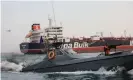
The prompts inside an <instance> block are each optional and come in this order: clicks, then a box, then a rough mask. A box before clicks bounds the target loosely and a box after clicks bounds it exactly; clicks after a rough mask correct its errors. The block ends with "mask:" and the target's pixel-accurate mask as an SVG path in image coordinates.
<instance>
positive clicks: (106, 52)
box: [104, 43, 110, 56]
mask: <svg viewBox="0 0 133 80" xmlns="http://www.w3.org/2000/svg"><path fill="white" fill-rule="evenodd" d="M104 52H105V56H108V55H109V54H110V53H109V52H110V49H109V46H108V44H107V43H106V45H105V46H104Z"/></svg>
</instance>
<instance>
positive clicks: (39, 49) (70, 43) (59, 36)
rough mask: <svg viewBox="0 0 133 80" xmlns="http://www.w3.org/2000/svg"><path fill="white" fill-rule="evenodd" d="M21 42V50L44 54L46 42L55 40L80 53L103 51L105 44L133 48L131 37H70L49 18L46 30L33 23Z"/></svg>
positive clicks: (120, 48) (119, 48) (121, 48)
mask: <svg viewBox="0 0 133 80" xmlns="http://www.w3.org/2000/svg"><path fill="white" fill-rule="evenodd" d="M27 38H29V41H24V42H22V43H21V44H20V51H21V52H22V53H25V54H28V53H31V54H42V53H45V51H46V49H47V45H46V42H48V43H50V44H52V43H53V42H55V41H56V42H62V45H61V46H60V48H72V49H73V50H74V51H76V52H79V53H92V52H93V53H94V52H102V51H103V46H104V45H105V44H108V45H116V46H118V47H117V50H133V40H132V38H131V37H119V38H116V37H103V36H102V33H101V36H100V35H94V36H91V37H89V38H85V37H80V38H74V37H73V38H68V37H63V27H62V26H52V21H51V19H49V26H48V27H47V28H45V29H44V30H43V29H41V28H40V24H33V25H32V26H31V30H30V32H29V33H28V34H27V35H26V39H27Z"/></svg>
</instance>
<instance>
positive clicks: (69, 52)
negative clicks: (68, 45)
mask: <svg viewBox="0 0 133 80" xmlns="http://www.w3.org/2000/svg"><path fill="white" fill-rule="evenodd" d="M64 51H65V52H66V53H68V54H77V52H75V51H73V50H72V49H66V50H64Z"/></svg>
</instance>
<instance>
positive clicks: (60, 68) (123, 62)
mask: <svg viewBox="0 0 133 80" xmlns="http://www.w3.org/2000/svg"><path fill="white" fill-rule="evenodd" d="M117 66H121V67H125V69H126V70H131V69H133V54H120V55H119V54H118V55H113V56H105V57H95V58H89V59H80V60H68V61H61V62H54V61H42V62H40V63H38V64H35V65H33V66H29V67H27V68H23V70H22V72H29V71H32V72H72V71H89V70H93V71H97V70H98V69H99V68H101V67H104V68H105V69H106V70H110V69H112V68H113V67H117Z"/></svg>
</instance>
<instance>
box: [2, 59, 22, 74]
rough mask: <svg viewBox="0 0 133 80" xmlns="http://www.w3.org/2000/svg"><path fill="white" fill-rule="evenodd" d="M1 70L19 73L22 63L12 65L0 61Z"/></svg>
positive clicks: (11, 63)
mask: <svg viewBox="0 0 133 80" xmlns="http://www.w3.org/2000/svg"><path fill="white" fill-rule="evenodd" d="M0 64H1V70H2V71H17V72H18V71H21V70H22V68H23V63H19V64H16V63H13V62H8V61H2V62H1V63H0Z"/></svg>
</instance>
